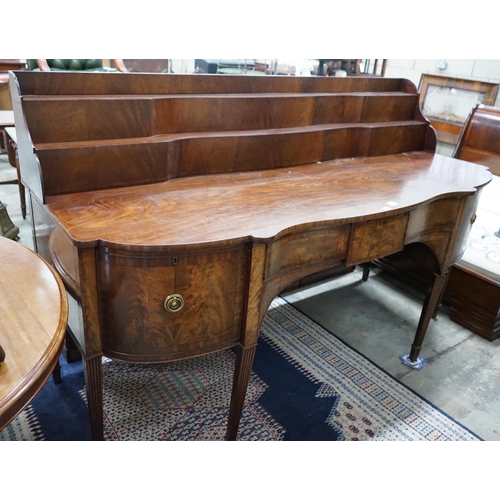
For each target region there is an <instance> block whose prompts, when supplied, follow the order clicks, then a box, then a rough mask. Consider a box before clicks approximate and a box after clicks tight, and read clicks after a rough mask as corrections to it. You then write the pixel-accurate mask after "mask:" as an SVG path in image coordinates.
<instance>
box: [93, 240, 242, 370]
mask: <svg viewBox="0 0 500 500" xmlns="http://www.w3.org/2000/svg"><path fill="white" fill-rule="evenodd" d="M246 267H247V249H246V246H243V245H241V246H238V247H235V248H231V249H223V250H221V251H211V252H207V253H189V252H186V253H183V254H155V253H134V252H127V251H116V250H110V249H106V248H104V249H102V250H99V252H98V279H99V285H98V286H99V300H100V303H99V314H100V322H101V336H102V346H103V353H104V354H105V355H107V356H109V357H112V358H114V359H122V360H128V361H140V362H155V361H168V360H174V359H181V358H185V357H190V356H196V355H199V354H204V353H207V352H213V351H216V350H220V349H224V348H227V347H231V346H234V345H236V344H237V342H238V340H239V336H240V328H241V321H242V311H243V300H244V289H245V278H246ZM167 299H169V300H167ZM168 309H169V310H168Z"/></svg>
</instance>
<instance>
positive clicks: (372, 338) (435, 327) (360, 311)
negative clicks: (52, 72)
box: [0, 155, 500, 441]
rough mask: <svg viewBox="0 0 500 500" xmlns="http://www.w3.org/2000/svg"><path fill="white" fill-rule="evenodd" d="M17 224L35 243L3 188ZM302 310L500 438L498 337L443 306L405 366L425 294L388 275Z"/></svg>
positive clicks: (352, 284)
mask: <svg viewBox="0 0 500 500" xmlns="http://www.w3.org/2000/svg"><path fill="white" fill-rule="evenodd" d="M6 178H15V170H14V169H13V168H12V167H10V165H9V163H8V161H7V156H6V155H0V180H3V179H6ZM0 201H2V202H3V203H4V204H6V205H7V211H8V213H9V216H10V218H11V220H12V222H13V223H14V224H15V225H16V226H17V227H18V228H19V230H20V232H19V236H20V239H19V242H20V243H22V244H23V245H26V246H28V247H30V248H31V247H32V237H31V227H30V222H29V217H30V215H29V213H28V216H27V219H26V220H23V218H22V216H21V209H20V200H19V191H18V188H17V186H16V185H1V186H0ZM286 298H287V300H289V301H291V302H293V303H294V304H295V305H296V306H297V307H298V308H299V309H300V310H302V311H303V312H304V313H306V314H307V315H309V316H310V317H312V318H313V319H314V320H316V321H317V322H318V323H320V324H322V325H323V326H324V327H326V328H327V329H329V330H330V331H332V332H334V333H335V334H336V335H338V336H339V337H340V338H342V339H343V340H345V341H346V342H347V343H348V344H349V345H351V346H352V347H354V348H355V349H357V350H358V351H360V352H361V353H362V354H364V355H365V356H366V357H368V358H369V359H371V360H372V361H373V362H375V363H376V364H377V365H379V366H381V367H382V368H384V369H385V370H386V371H387V372H389V373H390V374H391V375H392V376H394V377H395V378H397V379H399V380H400V381H401V382H403V383H404V384H406V385H407V386H408V387H410V388H411V389H413V390H414V391H415V392H417V393H418V394H420V395H421V396H423V397H424V398H426V399H427V400H429V401H430V402H432V403H433V404H435V405H436V406H438V407H439V408H441V409H442V410H444V411H445V412H446V413H448V414H449V415H450V416H452V417H453V418H454V419H456V420H457V421H459V422H461V423H462V424H464V425H465V426H466V427H468V428H469V429H470V430H472V431H473V432H475V433H476V434H478V435H479V436H481V437H482V438H483V439H486V440H491V441H493V440H495V441H500V339H497V340H496V341H494V342H488V341H487V340H484V339H482V338H481V337H479V336H477V335H475V334H473V333H472V332H470V331H468V330H466V329H464V328H462V327H461V326H459V325H457V324H456V323H454V322H452V321H451V320H450V319H449V317H448V315H447V311H446V307H444V308H443V309H442V311H441V312H440V315H439V316H438V319H437V320H433V321H432V322H431V325H430V327H429V331H428V334H427V337H426V339H425V342H424V347H423V349H422V352H421V355H422V356H423V357H425V358H426V359H428V361H429V363H428V365H427V366H426V367H424V368H423V369H422V370H421V371H416V370H413V369H411V368H408V367H405V366H403V365H402V364H401V362H400V360H399V356H400V355H401V354H405V353H407V352H408V351H409V348H410V344H411V342H412V340H413V335H414V332H415V328H416V325H417V323H418V317H419V314H420V310H421V305H422V300H423V295H422V293H421V292H420V291H419V290H415V289H412V288H409V287H407V286H405V284H403V283H401V282H400V281H397V280H396V279H395V278H394V277H392V276H390V275H388V274H387V273H385V272H382V271H380V270H379V271H377V270H373V271H372V273H371V275H370V279H369V280H368V281H367V282H362V280H361V271H360V270H356V271H355V272H353V273H350V274H347V275H344V276H340V277H337V278H335V279H333V280H330V281H326V282H324V283H321V284H318V285H315V286H310V287H305V288H302V289H301V290H298V291H295V292H293V293H289V294H287V295H286Z"/></svg>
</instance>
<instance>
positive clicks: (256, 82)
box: [16, 71, 417, 96]
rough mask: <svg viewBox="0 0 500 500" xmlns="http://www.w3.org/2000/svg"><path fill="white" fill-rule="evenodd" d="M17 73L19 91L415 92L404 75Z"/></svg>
mask: <svg viewBox="0 0 500 500" xmlns="http://www.w3.org/2000/svg"><path fill="white" fill-rule="evenodd" d="M123 76H124V75H123V74H117V73H87V74H83V73H81V72H80V73H79V72H74V73H71V72H64V73H61V72H59V73H55V72H52V73H50V72H48V73H40V72H29V71H26V72H16V77H17V79H18V81H19V85H20V87H21V89H22V95H24V96H28V95H79V96H81V95H132V94H135V95H151V94H228V93H269V92H273V93H276V92H279V93H297V92H298V93H304V92H335V93H339V92H348V93H350V92H405V93H409V94H416V93H417V89H416V87H415V85H414V84H413V83H412V82H410V81H408V80H405V79H399V78H379V77H359V78H318V77H307V76H306V77H287V76H240V75H230V76H224V75H173V74H172V75H161V74H160V75H154V74H140V73H135V74H134V73H129V74H127V75H126V78H123Z"/></svg>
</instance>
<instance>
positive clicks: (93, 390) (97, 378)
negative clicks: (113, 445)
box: [83, 356, 104, 441]
mask: <svg viewBox="0 0 500 500" xmlns="http://www.w3.org/2000/svg"><path fill="white" fill-rule="evenodd" d="M83 368H84V373H85V389H86V392H87V404H88V407H89V416H90V432H91V434H92V439H93V440H94V441H103V440H104V427H103V412H102V357H101V356H98V357H96V358H92V359H86V358H84V359H83Z"/></svg>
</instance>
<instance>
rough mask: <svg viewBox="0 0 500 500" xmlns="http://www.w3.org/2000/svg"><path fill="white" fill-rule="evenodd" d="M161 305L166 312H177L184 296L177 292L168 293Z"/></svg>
mask: <svg viewBox="0 0 500 500" xmlns="http://www.w3.org/2000/svg"><path fill="white" fill-rule="evenodd" d="M163 305H164V306H165V309H166V310H167V311H168V312H172V313H174V312H177V311H180V310H181V309H182V308H183V307H184V298H183V297H182V295H179V294H178V293H174V294H172V295H169V296H168V297H167V298H166V299H165V301H164V302H163Z"/></svg>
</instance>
